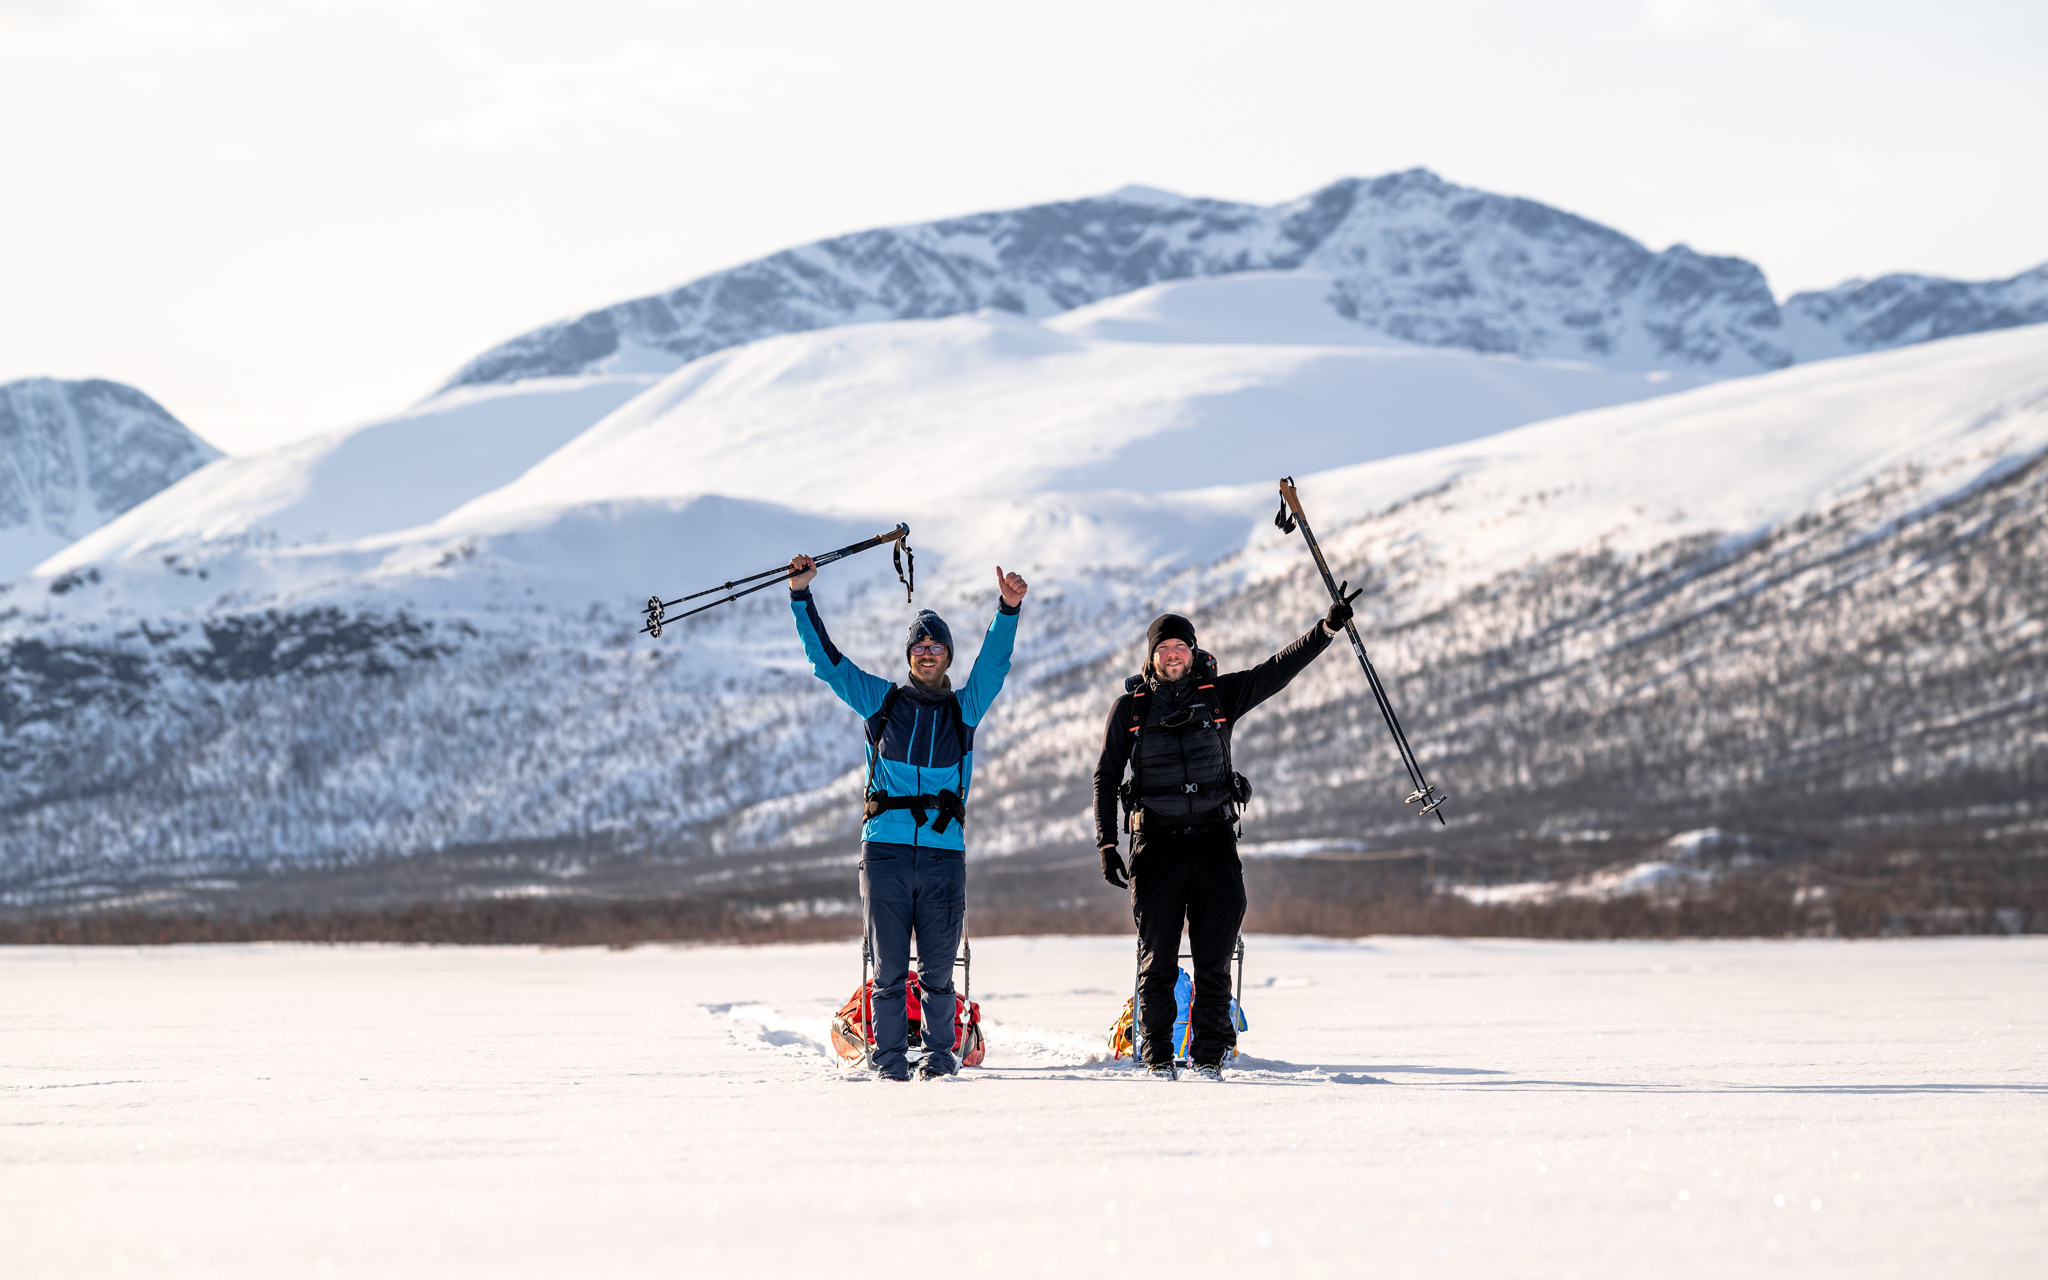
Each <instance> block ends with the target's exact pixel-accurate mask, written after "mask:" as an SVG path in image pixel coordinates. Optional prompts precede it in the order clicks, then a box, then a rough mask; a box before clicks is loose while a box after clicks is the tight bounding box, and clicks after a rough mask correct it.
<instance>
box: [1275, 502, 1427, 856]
mask: <svg viewBox="0 0 2048 1280" xmlns="http://www.w3.org/2000/svg"><path fill="white" fill-rule="evenodd" d="M1273 523H1274V525H1275V526H1277V527H1278V528H1279V530H1280V532H1282V533H1293V532H1294V529H1295V526H1297V525H1299V526H1300V527H1301V536H1302V537H1303V538H1305V539H1307V541H1308V552H1309V554H1310V555H1312V556H1314V557H1315V558H1316V569H1317V571H1318V572H1320V573H1321V574H1322V575H1323V585H1324V586H1325V587H1328V588H1329V590H1330V599H1332V600H1335V601H1337V602H1338V603H1340V604H1348V603H1350V602H1351V600H1352V599H1354V598H1355V597H1356V596H1357V595H1358V593H1357V592H1356V591H1354V592H1352V593H1351V595H1349V596H1347V595H1345V594H1344V588H1345V587H1348V586H1350V585H1351V583H1350V582H1349V581H1346V582H1345V583H1344V584H1343V585H1342V586H1340V585H1338V583H1337V579H1336V578H1335V577H1334V576H1332V575H1331V573H1330V562H1329V561H1327V560H1325V559H1323V548H1322V546H1321V545H1320V544H1318V543H1317V542H1316V535H1315V532H1314V531H1313V530H1312V529H1310V528H1309V527H1308V516H1307V514H1306V513H1305V512H1303V511H1302V509H1301V495H1300V494H1298V493H1296V492H1295V491H1294V477H1293V476H1282V477H1281V479H1280V511H1279V514H1277V515H1275V516H1274V517H1273ZM1344 634H1346V635H1348V636H1350V637H1351V652H1353V653H1355V654H1357V655H1358V665H1359V666H1361V667H1363V668H1365V681H1366V683H1367V684H1369V685H1371V686H1372V696H1373V700H1374V701H1375V702H1377V703H1379V704H1380V714H1381V715H1384V716H1385V717H1386V718H1387V728H1388V729H1389V730H1390V731H1391V732H1392V733H1393V735H1394V746H1395V747H1396V748H1398V749H1399V750H1400V752H1401V765H1402V767H1403V768H1405V769H1407V770H1408V784H1409V785H1410V786H1411V787H1413V788H1414V791H1412V792H1411V793H1410V794H1409V796H1408V803H1409V804H1419V805H1421V806H1422V812H1423V813H1425V814H1430V813H1433V814H1435V815H1436V820H1437V823H1438V824H1439V825H1443V826H1448V825H1449V824H1448V823H1446V822H1445V821H1444V814H1443V804H1444V801H1445V800H1448V799H1450V797H1449V796H1445V795H1439V794H1438V793H1437V790H1436V788H1435V787H1433V786H1431V785H1430V784H1429V782H1428V781H1427V780H1426V779H1424V778H1423V776H1422V764H1421V762H1419V761H1418V760H1416V758H1415V751H1414V749H1413V748H1411V747H1410V746H1409V745H1408V735H1407V734H1406V733H1404V732H1402V730H1401V718H1400V717H1399V716H1397V715H1395V714H1394V704H1393V703H1392V702H1390V701H1388V700H1387V690H1386V686H1385V685H1382V684H1381V683H1380V677H1379V673H1378V672H1377V671H1374V670H1373V669H1372V659H1371V658H1368V657H1366V656H1365V642H1364V641H1362V640H1360V639H1359V638H1358V624H1357V623H1355V622H1346V623H1345V624H1344Z"/></svg>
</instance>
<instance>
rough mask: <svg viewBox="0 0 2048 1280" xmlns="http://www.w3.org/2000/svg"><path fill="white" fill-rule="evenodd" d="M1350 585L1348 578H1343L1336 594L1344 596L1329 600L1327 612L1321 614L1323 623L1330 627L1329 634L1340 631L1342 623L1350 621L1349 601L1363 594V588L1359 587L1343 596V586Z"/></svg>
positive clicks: (1342, 627) (1342, 626)
mask: <svg viewBox="0 0 2048 1280" xmlns="http://www.w3.org/2000/svg"><path fill="white" fill-rule="evenodd" d="M1350 585H1351V581H1350V579H1348V578H1347V579H1345V581H1344V584H1343V586H1340V587H1338V588H1337V594H1338V595H1340V596H1344V598H1343V599H1341V600H1332V601H1331V602H1330V611H1329V612H1328V613H1327V614H1324V615H1323V625H1324V626H1325V627H1328V628H1329V629H1330V634H1331V635H1336V634H1337V633H1338V632H1339V631H1342V630H1343V629H1344V624H1345V623H1347V622H1349V621H1351V617H1352V612H1351V602H1352V601H1353V600H1356V599H1358V597H1359V596H1361V595H1364V594H1365V588H1364V587H1360V588H1359V589H1358V590H1356V591H1354V592H1352V593H1351V594H1350V595H1348V596H1345V595H1344V587H1348V586H1350Z"/></svg>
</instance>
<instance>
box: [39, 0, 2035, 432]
mask: <svg viewBox="0 0 2048 1280" xmlns="http://www.w3.org/2000/svg"><path fill="white" fill-rule="evenodd" d="M2044 54H2048V4H2042V3H2039V0H2032V2H2030V3H2008V2H1999V0H1941V2H1940V3H1886V2H1884V0H1552V2H1549V3H1532V2H1531V0H1430V2H1422V0H1414V2H1411V3H1403V4H1389V3H1375V2H1372V0H1348V2H1346V3H1304V2H1298V0H1263V3H1260V4H1257V5H1249V4H1243V3H1237V4H1213V3H1205V2H1203V0H1173V2H1172V3H1151V2H1149V0H1148V2H1145V3H1117V2H1116V0H1086V2H1085V3H1079V2H1070V0H1031V2H1030V3H1013V4H992V3H973V2H971V0H939V2H931V3H926V2H922V0H918V2H906V0H860V2H858V3H853V2H849V0H757V2H754V3H723V4H707V3H693V2H690V0H613V2H609V3H607V2H603V0H576V2H575V3H569V2H567V0H522V2H516V3H513V2H507V3H483V2H481V0H0V174H4V175H5V177H4V185H0V381H5V380H7V379H11V378H16V377H25V376H30V375H37V374H49V375H54V376H58V377H106V378H114V379H117V380H120V381H123V382H128V383H132V384H134V385H136V386H138V387H141V388H142V389H143V390H144V391H147V392H148V393H150V394H151V395H153V396H155V397H156V398H157V399H158V400H160V401H162V402H163V404H164V405H165V407H166V408H168V409H170V410H171V412H172V413H174V414H177V415H178V416H179V417H180V418H182V419H183V420H184V421H185V422H187V423H188V424H189V425H191V426H192V427H193V428H194V429H195V430H197V431H199V432H200V433H201V434H202V435H204V436H206V437H207V438H209V439H210V440H212V441H214V442H215V443H216V444H219V445H220V446H222V447H223V448H227V449H229V450H231V451H235V452H243V451H247V450H250V449H254V448H260V447H264V446H265V445H267V444H270V443H276V442H282V441H284V440H287V439H291V438H295V437H297V436H301V435H304V434H306V433H308V432H311V431H314V430H319V429H324V428H328V427H332V426H337V425H342V424H345V423H348V422H352V421H357V420H361V419H363V418H367V417H371V416H376V415H379V414H382V413H386V412H390V411H392V410H395V409H398V408H401V407H403V406H405V405H406V404H408V403H411V402H412V401H414V400H417V399H418V398H420V397H421V396H423V395H425V394H427V393H428V392H430V391H431V390H433V389H434V387H436V386H437V385H438V384H439V383H440V382H441V381H442V380H443V379H445V378H446V377H447V376H448V375H449V374H450V373H451V372H453V370H454V369H455V368H456V367H457V366H458V365H460V364H461V363H463V361H465V360H466V359H468V358H469V357H470V356H472V355H474V354H476V353H477V352H479V351H481V350H483V349H484V348H486V347H488V346H490V345H492V344H494V343H496V342H499V341H501V340H503V339H505V338H508V337H510V336H512V335H514V334H516V333H519V332H521V331H523V330H526V329H529V328H532V327H534V326H535V325H538V324H542V323H545V322H547V321H549V320H553V319H557V318H560V317H563V316H567V315H572V314H575V313H578V312H582V311H585V310H589V309H591V308H594V307H597V306H601V305H604V304H607V303H611V302H616V301H620V300H623V299H625V298H629V297H634V296H638V295H641V294H646V293H652V292H655V291H657V290H660V289H664V288H668V287H670V286H673V285H676V284H680V283H682V282H683V281H685V280H688V279H690V278H692V277H695V276H698V275H701V274H703V273H705V272H707V271H712V270H716V269H718V268H720V267H724V266H729V265H732V264H734V263H738V262H742V261H745V260H747V259H749V258H753V257H758V256H760V255H762V254H766V253H771V252H773V251H775V250H777V249H781V248H786V247H788V246H791V245H795V244H801V243H804V242H807V241H811V240H816V239H820V238H822V237H825V236H829V235H835V234H838V233H841V232H846V231H853V230H858V229H860V228H863V227H869V226H877V225H885V224H891V223H901V222H918V221H924V220H927V219H931V218H938V217H944V216H947V215H952V214H959V213H967V212H973V211H976V210H981V209H1000V208H1011V207H1015V206H1018V205H1025V204H1033V203H1039V202H1042V201H1048V200H1057V199H1065V198H1070V197H1074V196H1079V195H1087V194H1094V193H1100V192H1106V191H1110V190H1113V189H1115V188H1117V187H1120V186H1123V185H1125V184H1126V183H1134V182H1135V183H1144V184H1146V185H1150V186H1156V187H1164V188H1167V189H1169V190H1173V191H1180V192H1184V193H1187V194H1190V195H1204V196H1215V197H1220V198H1225V199H1233V200H1246V201H1255V202H1259V203H1272V202H1275V201H1280V200H1285V199H1290V198H1292V197H1295V196H1298V195H1302V194H1304V193H1306V192H1308V191H1311V190H1314V189H1315V188H1317V187H1320V186H1322V185H1323V184H1325V183H1327V182H1330V181H1331V180H1333V179H1336V178H1339V177H1344V176H1352V175H1373V174H1380V173H1386V172H1389V171H1393V170H1398V169H1405V168H1408V167H1410V166H1414V165H1425V166H1427V167H1429V168H1431V169H1434V170H1435V171H1436V172H1437V173H1439V174H1441V175H1442V176H1444V177H1445V178H1447V179H1449V180H1451V181H1454V182H1459V183H1463V184H1465V185H1468V186H1475V187H1481V188H1484V189H1487V190H1491V191H1498V192H1503V193H1507V194H1514V195H1523V196H1529V197H1532V198H1534V199H1537V200H1542V201H1544V202H1546V203H1549V204H1553V205H1557V206H1559V207H1561V208H1565V209H1568V210H1571V211H1572V212H1575V213H1579V214H1583V215H1585V216H1586V217H1589V218H1592V219H1594V220H1596V221H1599V222H1603V223H1606V224H1607V225H1609V226H1612V227H1615V228H1617V229H1619V230H1621V231H1624V232H1627V233H1628V234H1630V235H1632V236H1635V237H1636V238H1638V239H1640V240H1642V241H1644V242H1645V243H1647V244H1648V245H1650V247H1652V248H1653V249H1662V248H1664V247H1665V246H1667V245H1670V244H1672V243H1674V242H1683V243H1686V244H1689V245H1691V246H1692V247H1693V248H1695V249H1698V250H1701V251H1702V252H1709V253H1728V254H1737V255H1740V256H1742V257H1746V258H1749V259H1751V260H1752V261H1754V262H1756V263H1758V264H1759V265H1761V266H1762V267H1763V268H1764V270H1765V271H1766V272H1767V273H1768V274H1769V276H1770V279H1771V282H1772V285H1773V286H1774V288H1776V290H1777V291H1778V293H1779V295H1780V296H1781V297H1783V296H1785V295H1786V294H1789V293H1791V292H1794V291H1797V290H1799V289H1804V288H1815V287H1825V286H1829V285H1833V284H1836V283H1839V282H1840V281H1842V280H1844V279H1846V278H1849V277H1852V276H1875V275H1880V274H1883V273H1885V272H1887V271H1921V272H1928V273H1933V274H1941V275H1950V276H1957V277H1961V278H1965V279H1986V278H1994V277H2003V276H2009V275H2011V274H2013V273H2015V272H2018V271H2021V270H2024V269H2026V268H2028V267H2031V266H2034V265H2036V264H2038V263H2040V262H2042V261H2044V260H2048V164H2044V160H2043V157H2044V155H2048V144H2044V142H2043V138H2044V137H2048V128H2044V126H2048V75H2044V74H2042V71H2041V65H2042V60H2043V57H2044Z"/></svg>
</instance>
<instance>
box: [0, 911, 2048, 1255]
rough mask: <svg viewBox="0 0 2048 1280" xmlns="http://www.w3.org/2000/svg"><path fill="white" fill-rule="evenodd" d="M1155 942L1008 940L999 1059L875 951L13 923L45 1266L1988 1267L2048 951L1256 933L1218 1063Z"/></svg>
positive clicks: (26, 1181) (2010, 1233)
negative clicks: (326, 940)
mask: <svg viewBox="0 0 2048 1280" xmlns="http://www.w3.org/2000/svg"><path fill="white" fill-rule="evenodd" d="M1129 946H1130V944H1129V942H1128V940H1127V939H1122V938H1101V939H1013V938H1006V939H995V940H989V941H986V942H983V943H981V944H980V945H979V946H977V947H976V950H975V954H976V960H977V964H976V971H975V983H974V987H975V994H976V996H977V998H979V999H980V1000H981V1001H982V1002H983V1008H984V1012H985V1015H986V1017H987V1019H988V1023H989V1035H990V1043H991V1051H990V1055H989V1060H988V1064H987V1066H986V1067H985V1068H984V1069H981V1070H978V1071H970V1072H968V1073H967V1074H966V1076H965V1077H964V1078H963V1079H961V1080H959V1081H953V1082H947V1083H944V1084H937V1085H914V1086H891V1085H883V1084H879V1083H876V1082H873V1081H870V1080H866V1079H863V1078H861V1077H859V1076H857V1075H854V1074H851V1073H847V1072H844V1071H842V1070H840V1069H839V1068H838V1067H837V1066H836V1065H835V1064H834V1061H833V1060H832V1059H831V1058H830V1057H829V1056H828V1054H827V1052H826V1050H825V1049H824V1047H823V1042H824V1034H825V1019H826V1017H827V1016H828V1014H829V1012H830V1010H831V1008H832V1007H833V1006H834V1005H835V1004H836V1003H837V1002H838V1001H839V1000H841V999H843V998H844V997H845V995H846V993H847V991H848V990H849V989H850V988H851V987H852V985H853V980H854V977H855V974H856V970H857V967H858V966H857V957H856V955H855V954H854V952H853V949H852V948H851V947H849V946H844V945H841V946H802V947H796V946H792V947H770V948H760V949H737V948H677V949H669V948H653V947H650V948H642V949H639V950H635V951H630V952H605V951H595V950H588V951H584V950H576V951H529V950H498V949H482V948H478V949H466V950H465V949H404V948H382V947H378V948H328V947H291V946H257V947H220V948H213V947H192V948H167V949H147V950H112V949H107V950H77V949H60V948H41V949H8V950H0V1029H4V1041H0V1043H4V1044H5V1046H6V1050H5V1053H4V1061H0V1123H4V1125H5V1129H4V1133H5V1137H4V1139H0V1257H4V1260H5V1263H6V1266H5V1267H4V1268H0V1270H4V1271H5V1273H6V1274H8V1275H10V1276H15V1275H19V1276H43V1275H51V1276H66V1277H70V1276H88V1275H112V1274H122V1273H125V1274H131V1275H132V1274H162V1275H182V1274H191V1275H234V1276H264V1277H270V1276H285V1275H362V1276H379V1277H382V1276H406V1275H426V1274H435V1275H440V1274H457V1275H491V1276H500V1275H506V1276H518V1275H534V1276H550V1277H554V1276H586V1275H592V1276H594V1275H656V1274H662V1275H674V1274H717V1275H749V1276H751V1275H759V1274H841V1273H850V1272H851V1273H862V1274H866V1273H871V1272H873V1271H876V1270H877V1269H880V1270H883V1271H885V1272H887V1271H905V1272H923V1271H934V1270H935V1271H937V1272H939V1273H941V1274H949V1275H953V1274H959V1275H969V1276H976V1275H983V1274H988V1275H1013V1276H1033V1277H1036V1276H1045V1275H1068V1274H1091V1275H1104V1276H1107V1275H1114V1274H1119V1273H1132V1272H1134V1271H1139V1272H1142V1273H1143V1274H1147V1275H1154V1274H1164V1275H1201V1276H1210V1275H1214V1276H1231V1277H1236V1276H1265V1275H1275V1276H1282V1275H1284V1276H1290V1277H1292V1276H1306V1277H1315V1276H1353V1275H1362V1276H1378V1275H1385V1276H1408V1275H1449V1276H1486V1277H1500V1276H1524V1275H1527V1276H1539V1275H1540V1276H1574V1275H1576V1276H1582V1277H1586V1278H1587V1280H1592V1278H1594V1277H1615V1276H1658V1277H1664V1276H1712V1277H1715V1278H1716V1280H1725V1278H1726V1277H1729V1276H1752V1275H1800V1276H1811V1275H1830V1276H1833V1275H1840V1276H1858V1277H1864V1276H1885V1275H1904V1276H1924V1275H1930V1274H1935V1273H1937V1272H1938V1273H1939V1274H1943V1275H1986V1276H1990V1275H1995V1276H2001V1277H2014V1276H2020V1275H2026V1274H2032V1273H2033V1272H2034V1271H2035V1270H2037V1269H2038V1266H2039V1260H2040V1258H2041V1256H2042V1252H2043V1249H2044V1247H2048V1070H2044V1063H2048V1058H2044V1056H2043V1047H2044V1044H2048V1001H2044V1000H2043V999H2042V996H2041V993H2042V991H2043V990H2044V989H2048V940H2043V939H2036V938H2026V939H2009V940H1940V941H1917V942H1885V943H1849V944H1845V943H1822V942H1799V943H1788V942H1753V943H1693V944H1570V943H1530V942H1451V941H1443V940H1434V939H1373V940H1367V941H1362V942H1329V941H1314V940H1304V939H1279V938H1254V939H1251V940H1250V942H1249V944H1248V950H1249V961H1248V982H1247V990H1246V995H1245V1004H1246V1008H1247V1012H1248V1013H1249V1016H1250V1019H1251V1027H1252V1029H1251V1032H1250V1034H1249V1035H1248V1036H1247V1037H1246V1038H1245V1041H1244V1048H1245V1051H1246V1053H1247V1054H1248V1055H1251V1056H1249V1057H1248V1059H1247V1060H1246V1061H1245V1063H1244V1064H1243V1068H1242V1069H1241V1070H1239V1071H1238V1072H1236V1073H1235V1074H1234V1075H1233V1077H1232V1078H1231V1080H1230V1081H1229V1082H1228V1083H1226V1084H1225V1085H1222V1086H1216V1085H1205V1084H1196V1083H1193V1082H1182V1083H1179V1084H1173V1085H1165V1084H1157V1083H1154V1082H1151V1081H1149V1080H1143V1079H1139V1078H1137V1077H1135V1076H1134V1075H1133V1074H1132V1073H1131V1072H1130V1071H1129V1070H1128V1069H1124V1068H1121V1067H1118V1066H1113V1065H1110V1064H1107V1063H1104V1062H1102V1061H1101V1060H1100V1046H1101V1043H1102V1035H1103V1032H1104V1030H1105V1029H1106V1028H1107V1026H1108V1024H1109V1022H1110V1019H1111V1017H1112V1016H1113V1015H1114V1014H1115V1013H1116V1011H1117V1009H1118V1008H1119V1007H1120V1005H1121V1003H1122V1000H1123V996H1124V993H1125V990H1126V987H1127V983H1128V980H1129V974H1130V968H1129V964H1130V951H1129Z"/></svg>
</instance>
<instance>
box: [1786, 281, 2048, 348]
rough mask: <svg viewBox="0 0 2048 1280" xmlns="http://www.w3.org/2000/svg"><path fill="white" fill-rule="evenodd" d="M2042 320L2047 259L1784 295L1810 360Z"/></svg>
mask: <svg viewBox="0 0 2048 1280" xmlns="http://www.w3.org/2000/svg"><path fill="white" fill-rule="evenodd" d="M2043 322H2048V265H2044V266H2039V267H2035V268H2034V269H2033V270H2032V271H2025V272H2022V273H2020V274H2019V275H2016V276H2014V277H2013V278H2012V279H2010V280H1993V281H1989V282H1986V283H1981V284H1970V283H1965V282H1964V281H1960V280H1943V279H1940V278H1938V277H1935V276H1915V275H1889V276H1882V277H1880V278H1878V279H1876V280H1851V281H1849V282H1848V283H1847V284H1843V285H1837V286H1836V287H1835V288H1833V289H1829V290H1826V291H1824V292H1820V293H1798V294H1794V295H1792V297H1791V298H1790V299H1789V300H1788V301H1787V302H1786V303H1785V326H1786V332H1787V334H1788V336H1789V339H1790V341H1791V342H1792V343H1793V345H1794V347H1795V348H1796V349H1797V350H1798V351H1799V352H1800V357H1801V358H1802V359H1807V360H1811V359H1817V358H1820V357H1825V356H1834V355H1846V354H1848V353H1850V352H1854V351H1882V350H1885V349H1887V348H1891V347H1902V346H1905V345H1907V344H1908V343H1913V342H1927V341H1931V340H1932V339H1935V338H1953V337H1957V336H1959V335H1961V334H1966V333H1984V332H1987V331H1989V330H1992V329H2011V328H2015V327H2017V326H2019V325H2023V324H2041V323H2043Z"/></svg>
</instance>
